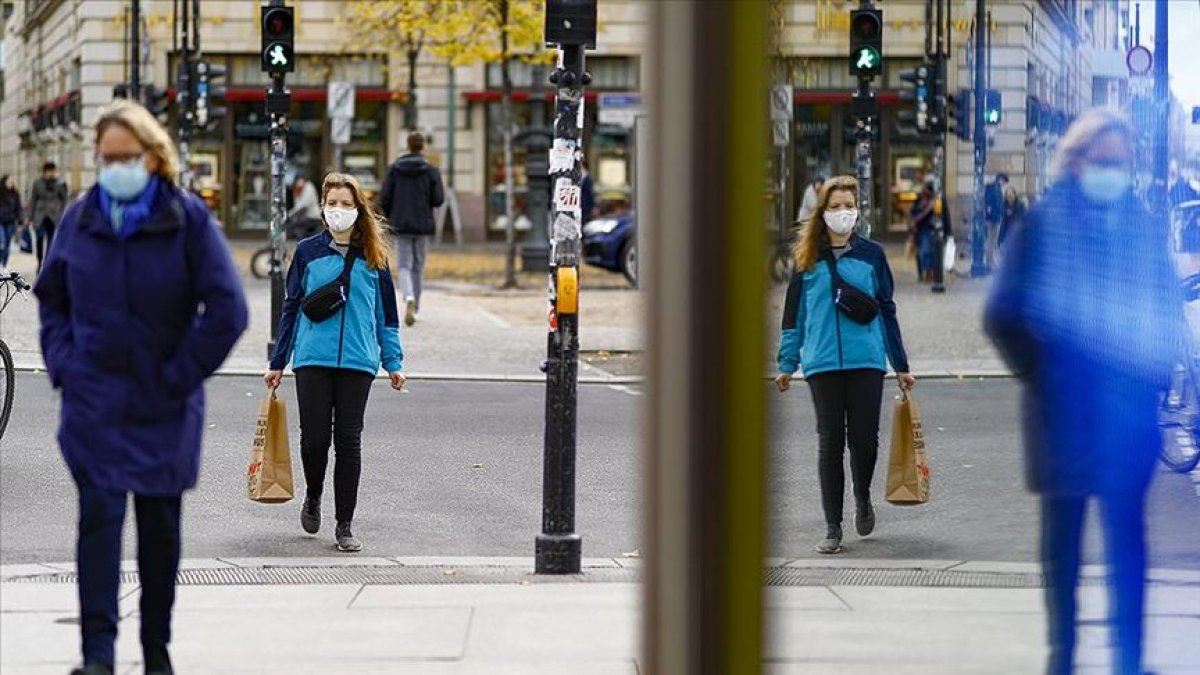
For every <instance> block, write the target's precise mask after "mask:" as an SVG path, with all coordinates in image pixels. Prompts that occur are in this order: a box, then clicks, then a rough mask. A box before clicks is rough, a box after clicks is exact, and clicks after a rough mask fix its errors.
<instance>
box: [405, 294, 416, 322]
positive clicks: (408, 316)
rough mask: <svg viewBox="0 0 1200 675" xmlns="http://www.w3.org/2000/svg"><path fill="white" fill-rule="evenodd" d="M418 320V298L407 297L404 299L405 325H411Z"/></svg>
mask: <svg viewBox="0 0 1200 675" xmlns="http://www.w3.org/2000/svg"><path fill="white" fill-rule="evenodd" d="M416 322H417V299H416V298H407V299H405V301H404V325H405V326H411V325H413V324H414V323H416Z"/></svg>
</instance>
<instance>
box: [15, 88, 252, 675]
mask: <svg viewBox="0 0 1200 675" xmlns="http://www.w3.org/2000/svg"><path fill="white" fill-rule="evenodd" d="M95 128H96V165H97V167H98V169H99V178H98V179H97V183H96V185H95V186H93V187H92V188H91V189H90V190H88V191H87V193H86V194H85V195H84V196H83V197H82V198H81V199H80V200H78V201H76V202H75V203H73V204H72V205H71V206H70V208H69V209H68V210H67V212H66V214H65V215H64V216H63V219H62V222H61V225H60V227H59V231H58V235H57V237H58V240H57V242H56V243H55V244H54V246H53V247H52V248H51V249H50V251H49V253H48V254H47V256H46V259H45V265H44V268H43V269H42V273H41V275H40V276H39V277H38V281H37V284H36V286H35V288H34V293H35V294H36V295H37V298H38V301H39V306H38V309H39V316H40V317H41V344H42V356H43V358H44V359H45V362H46V370H47V373H48V374H49V376H50V381H51V383H52V384H53V386H54V387H55V388H58V389H61V390H62V411H61V417H60V423H59V430H58V440H59V444H60V446H61V448H62V453H63V457H64V458H65V460H66V463H67V467H68V468H69V469H70V471H71V475H72V477H73V478H74V479H75V483H76V485H77V486H78V489H79V541H78V548H77V560H78V566H79V604H80V627H81V629H82V637H83V659H84V667H83V668H82V669H80V670H77V671H75V672H76V673H81V674H84V675H102V674H103V675H107V674H109V673H112V672H113V667H114V664H115V655H114V645H113V643H114V640H115V638H116V635H117V621H118V619H119V618H120V615H119V613H118V605H117V599H118V586H119V584H120V562H121V529H122V526H123V524H124V520H125V510H126V500H127V496H128V494H129V493H133V503H134V507H135V510H136V512H137V529H138V572H139V575H140V578H141V605H140V607H141V642H142V654H143V657H144V659H145V664H146V672H147V673H153V674H155V675H161V674H164V673H171V672H173V671H172V669H171V662H170V658H169V656H168V654H167V643H168V642H170V639H171V608H172V605H173V603H174V599H175V575H176V572H177V570H178V566H179V554H180V501H181V495H182V494H183V492H184V491H185V490H188V489H190V488H192V487H194V486H195V485H196V478H197V473H198V471H199V466H200V448H201V434H202V431H203V428H204V380H205V379H206V378H207V377H208V376H209V375H211V374H212V373H213V372H215V371H216V369H217V368H218V367H219V366H220V365H221V363H222V362H223V361H224V360H225V357H226V356H227V355H228V354H229V351H230V350H231V349H232V348H233V345H234V343H235V342H236V341H237V339H238V337H239V336H240V335H241V334H242V332H243V331H244V330H245V328H246V324H247V310H246V299H245V297H244V294H243V293H242V286H241V281H240V280H239V278H238V276H237V273H236V272H235V271H234V266H233V261H232V259H231V257H230V254H229V249H228V247H227V246H226V244H225V238H224V235H223V234H222V233H221V230H220V229H219V227H218V226H217V223H216V221H215V220H214V219H213V217H212V215H211V214H210V213H209V211H208V209H207V208H206V207H205V205H204V203H203V202H201V201H200V199H198V198H197V197H195V196H193V195H191V194H189V193H186V192H184V191H183V190H181V189H180V188H179V187H178V185H177V184H176V176H177V175H178V172H179V158H178V156H177V155H176V153H175V149H174V147H173V146H172V145H171V139H170V137H169V136H168V135H167V132H166V131H165V130H164V129H163V128H162V127H161V126H160V125H159V124H158V122H157V121H156V120H155V119H154V117H153V116H152V115H151V114H150V113H149V112H148V111H147V110H146V109H145V108H143V107H142V106H140V105H138V104H136V103H133V102H130V101H125V100H121V101H117V102H114V103H113V104H111V105H110V106H109V107H108V108H105V109H103V110H101V111H100V112H99V116H98V118H97V121H96V127H95Z"/></svg>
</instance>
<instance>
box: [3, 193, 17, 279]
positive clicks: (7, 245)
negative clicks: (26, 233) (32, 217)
mask: <svg viewBox="0 0 1200 675" xmlns="http://www.w3.org/2000/svg"><path fill="white" fill-rule="evenodd" d="M20 222H21V193H20V192H19V191H18V190H17V179H16V178H13V177H12V176H9V175H5V176H4V177H3V178H0V269H4V268H6V267H8V258H9V255H10V254H11V253H12V242H13V237H14V236H16V233H17V224H18V223H20Z"/></svg>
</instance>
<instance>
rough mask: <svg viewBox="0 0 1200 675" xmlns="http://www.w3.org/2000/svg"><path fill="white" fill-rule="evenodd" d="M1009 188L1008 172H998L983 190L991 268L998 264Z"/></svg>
mask: <svg viewBox="0 0 1200 675" xmlns="http://www.w3.org/2000/svg"><path fill="white" fill-rule="evenodd" d="M1007 188H1008V174H1006V173H998V174H996V178H995V179H994V180H993V181H992V182H991V183H988V184H987V186H986V187H985V188H984V191H983V207H984V222H985V223H986V225H987V232H985V236H986V239H984V242H983V243H984V255H985V258H986V261H987V265H988V267H989V268H994V267H995V266H996V262H997V260H998V259H997V257H996V252H997V250H998V249H999V245H1000V243H999V242H1000V227H1001V225H1002V224H1003V223H1004V192H1005V190H1006V189H1007Z"/></svg>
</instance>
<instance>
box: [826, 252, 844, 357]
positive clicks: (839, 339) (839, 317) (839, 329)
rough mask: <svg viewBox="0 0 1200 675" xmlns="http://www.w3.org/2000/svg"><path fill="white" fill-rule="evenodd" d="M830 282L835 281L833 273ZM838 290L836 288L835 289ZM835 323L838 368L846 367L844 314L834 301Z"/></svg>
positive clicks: (836, 261)
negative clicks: (843, 347) (843, 348)
mask: <svg viewBox="0 0 1200 675" xmlns="http://www.w3.org/2000/svg"><path fill="white" fill-rule="evenodd" d="M840 262H841V261H840V260H834V261H833V264H834V265H837V264H838V263H840ZM829 283H830V284H832V283H833V275H830V276H829ZM834 292H835V293H836V292H837V291H836V290H835V291H834ZM833 325H834V326H835V327H836V328H837V345H838V368H845V367H846V357H845V355H844V354H843V353H842V314H841V312H840V311H838V307H837V303H836V302H834V303H833Z"/></svg>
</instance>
